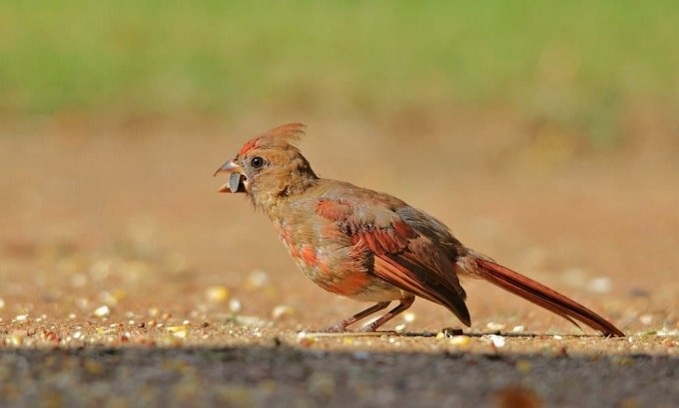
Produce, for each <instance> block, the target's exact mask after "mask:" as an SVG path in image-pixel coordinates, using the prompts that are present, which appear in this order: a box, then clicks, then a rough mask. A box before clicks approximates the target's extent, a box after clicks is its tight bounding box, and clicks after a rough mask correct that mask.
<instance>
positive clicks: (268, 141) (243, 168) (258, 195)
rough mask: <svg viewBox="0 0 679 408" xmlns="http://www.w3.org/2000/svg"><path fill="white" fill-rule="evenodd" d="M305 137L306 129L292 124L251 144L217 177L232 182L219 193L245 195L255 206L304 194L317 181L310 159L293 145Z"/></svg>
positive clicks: (227, 164) (277, 129) (241, 150)
mask: <svg viewBox="0 0 679 408" xmlns="http://www.w3.org/2000/svg"><path fill="white" fill-rule="evenodd" d="M303 134H304V125H303V124H301V123H290V124H287V125H283V126H279V127H277V128H274V129H271V130H269V131H268V132H266V133H263V134H261V135H259V136H255V137H253V138H252V139H250V140H248V141H247V142H246V143H245V144H244V145H243V147H241V149H240V150H239V151H238V154H236V156H235V157H234V158H233V159H231V160H229V161H227V162H226V163H224V165H222V166H221V167H220V168H219V169H217V171H216V172H215V175H217V174H222V173H225V174H228V175H229V180H228V182H227V183H226V184H224V185H223V186H222V187H221V188H220V189H219V192H221V193H246V194H247V195H249V196H250V198H251V199H252V201H253V203H254V204H255V205H256V206H261V207H265V208H266V207H267V206H269V205H271V204H272V203H274V202H275V201H276V200H279V199H281V198H284V197H287V196H291V195H293V194H297V193H301V192H303V191H304V190H306V188H308V187H309V186H310V185H311V184H313V182H314V181H315V180H317V179H318V177H317V176H316V174H315V173H314V172H313V170H312V169H311V166H310V165H309V162H308V161H307V159H306V158H305V157H304V156H302V154H301V153H300V151H299V149H298V148H297V147H295V146H293V145H292V144H291V142H292V141H294V140H297V139H299V138H300V136H301V135H303Z"/></svg>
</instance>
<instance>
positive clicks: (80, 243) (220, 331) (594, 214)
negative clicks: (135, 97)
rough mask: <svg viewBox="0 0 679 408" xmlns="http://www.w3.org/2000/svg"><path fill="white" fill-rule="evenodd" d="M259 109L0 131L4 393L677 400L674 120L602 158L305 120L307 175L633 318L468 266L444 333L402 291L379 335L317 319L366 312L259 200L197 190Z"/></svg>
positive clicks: (480, 401)
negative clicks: (303, 253) (232, 116)
mask: <svg viewBox="0 0 679 408" xmlns="http://www.w3.org/2000/svg"><path fill="white" fill-rule="evenodd" d="M266 119H267V120H266V121H265V120H263V119H262V118H254V119H253V118H250V119H249V120H243V121H242V122H239V123H230V124H225V123H221V122H218V121H209V120H208V121H205V120H200V121H199V120H182V121H178V122H169V123H168V122H148V123H147V122H144V121H141V122H130V123H125V124H119V123H118V124H115V125H106V124H96V125H93V124H92V123H90V122H87V121H81V120H79V119H78V118H75V119H74V118H69V117H66V118H60V119H58V120H52V121H51V122H48V123H45V124H41V125H40V126H36V127H34V128H21V129H19V130H15V131H13V132H9V131H5V133H7V134H3V135H0V136H1V137H0V174H2V176H1V177H0V191H2V197H3V198H2V200H0V214H2V215H1V216H0V406H91V405H93V404H101V405H103V406H154V405H163V406H179V405H182V406H184V405H186V404H188V403H193V404H226V405H228V406H252V405H255V406H265V405H266V406H317V405H321V404H322V405H328V406H344V405H346V404H347V403H352V404H354V405H356V406H380V405H384V404H387V403H400V404H404V405H418V406H460V405H463V404H465V405H467V404H469V405H471V404H474V405H478V406H541V405H548V406H618V407H637V406H678V404H679V403H678V402H677V401H679V372H678V367H679V314H678V310H679V309H678V306H679V283H678V281H677V279H676V277H677V273H678V272H679V271H678V269H677V265H679V251H677V248H679V232H678V231H679V188H677V186H679V165H677V164H676V163H677V162H679V160H676V158H677V157H678V156H679V155H678V154H677V152H679V149H678V148H677V146H676V145H675V144H673V142H662V141H666V140H670V141H671V140H674V139H672V137H670V138H656V139H652V138H649V139H643V138H640V139H635V140H633V142H631V143H629V144H627V145H625V146H623V147H621V148H619V149H615V150H614V151H608V152H605V153H601V152H598V151H596V150H592V149H588V148H585V147H583V146H581V145H580V144H578V143H576V142H572V141H571V138H570V135H568V134H566V135H564V134H562V133H560V132H559V131H558V129H557V130H549V129H548V130H545V131H538V132H537V133H535V134H536V135H537V136H535V137H532V138H530V137H529V138H523V137H522V136H521V135H522V134H523V133H524V131H525V126H523V125H522V124H520V123H519V124H517V123H514V122H513V121H512V119H511V118H506V117H504V116H502V115H501V114H498V115H497V117H496V118H494V119H493V120H485V118H481V117H473V116H472V117H467V115H461V116H460V117H459V118H456V119H455V118H453V119H451V120H452V121H453V123H451V124H446V125H445V126H443V125H441V126H433V127H431V128H426V127H425V128H423V127H421V125H416V124H411V123H401V124H397V125H393V126H389V125H381V124H367V123H361V122H359V123H353V122H352V123H344V122H336V121H334V122H333V121H327V120H323V119H322V118H317V119H316V120H315V121H312V123H308V125H310V127H309V135H308V136H307V137H306V138H305V140H303V141H302V142H301V147H302V149H303V151H304V152H305V154H306V155H307V157H308V158H309V160H310V161H311V163H312V165H313V166H314V168H315V169H316V171H317V172H318V173H320V174H321V175H322V176H325V177H331V178H338V179H344V180H348V181H352V182H354V183H355V184H359V185H362V186H366V187H371V188H374V189H378V190H381V191H387V192H390V193H392V194H394V195H397V196H399V197H400V198H402V199H404V200H405V201H407V202H409V203H410V204H412V205H414V206H416V207H418V208H422V209H425V210H426V211H427V212H429V213H431V214H433V215H435V216H436V217H438V218H439V219H441V220H442V221H444V222H445V223H446V224H448V225H449V226H451V228H452V230H453V231H454V233H455V235H456V236H457V237H458V238H459V239H460V240H461V241H462V242H464V243H465V244H466V245H468V246H470V247H472V248H475V249H477V250H479V251H481V252H483V253H486V254H488V255H490V256H492V257H493V258H495V259H496V260H498V261H500V262H501V263H503V264H505V265H507V266H510V267H512V268H513V269H516V270H518V271H521V272H522V273H525V274H526V275H529V276H531V277H533V278H535V279H537V280H539V281H541V282H543V283H545V284H547V285H549V286H552V287H554V288H555V289H557V290H560V291H562V292H564V293H566V294H568V295H569V296H571V297H573V298H575V299H577V300H578V301H580V302H581V303H583V304H585V305H587V306H589V307H591V308H592V309H594V310H596V311H598V312H600V313H601V314H603V315H604V316H607V317H608V318H610V319H611V320H612V321H613V322H614V323H615V324H616V325H617V326H618V327H619V328H621V329H622V330H623V331H624V332H625V333H626V334H627V335H628V337H626V338H622V339H606V338H602V337H600V336H599V335H597V333H595V332H593V331H592V330H589V329H587V328H584V331H583V330H580V329H578V328H577V327H575V326H573V325H571V324H570V323H568V322H567V321H564V320H563V319H560V318H558V317H556V316H552V315H551V314H549V313H547V312H544V311H542V310H539V309H538V308H537V307H535V306H532V305H531V304H529V303H527V302H525V301H523V300H521V299H518V298H515V297H514V296H512V295H510V294H507V293H504V292H502V291H500V290H499V289H495V288H493V287H490V286H489V285H488V284H485V283H483V282H476V281H468V282H464V286H465V288H466V289H467V293H468V295H469V301H468V305H469V310H470V312H471V314H472V320H473V324H472V327H470V328H463V329H464V334H463V335H452V336H451V335H448V334H444V333H443V332H442V329H444V328H448V327H452V328H459V327H460V326H459V322H457V321H456V320H455V318H454V317H453V316H452V315H451V314H450V313H448V312H447V311H446V310H445V309H443V308H441V307H437V306H435V305H433V304H430V303H428V302H426V301H424V300H418V301H417V302H416V303H415V305H414V306H413V307H412V309H411V310H410V312H409V313H407V314H404V315H403V317H399V318H397V319H396V321H395V322H394V323H393V324H389V325H387V326H386V327H385V330H386V331H385V332H383V333H378V334H376V335H344V336H327V335H320V334H315V333H314V330H318V329H321V328H323V327H326V326H328V325H329V324H331V323H333V322H334V321H336V320H338V319H340V318H343V317H347V316H348V315H350V314H352V313H354V312H356V311H358V310H360V309H361V308H362V307H365V305H363V304H359V303H356V302H354V301H351V300H347V299H342V298H338V297H335V296H333V295H330V294H327V293H325V292H323V291H322V290H320V289H318V288H317V287H315V286H314V285H313V284H312V283H311V282H308V281H307V280H306V279H305V278H304V276H303V275H302V274H301V273H300V272H298V271H297V270H296V269H295V266H294V264H293V262H292V261H291V260H290V259H289V258H288V255H287V253H286V252H285V250H284V248H283V247H282V245H280V243H279V242H278V241H277V238H276V237H275V235H274V233H273V231H272V228H271V226H270V225H268V224H269V223H268V220H266V219H265V217H264V216H263V215H262V214H260V213H257V212H254V211H253V210H252V207H251V205H250V203H249V202H248V201H247V200H246V199H245V198H244V197H238V196H229V195H220V194H217V193H216V192H215V191H216V189H217V188H218V187H219V186H220V185H221V184H222V183H223V182H224V180H223V178H212V176H211V175H212V173H213V171H214V170H215V169H216V168H217V167H218V166H219V165H221V164H222V163H223V162H224V161H225V160H226V159H228V158H230V157H231V156H232V155H233V154H234V153H235V152H236V151H237V150H238V148H239V147H240V145H241V144H242V142H243V141H244V140H245V139H247V138H248V137H250V136H252V135H253V134H255V133H258V132H260V131H264V130H266V129H268V128H270V127H273V126H275V125H278V124H280V123H283V122H284V121H276V122H274V121H272V120H269V119H270V118H266ZM675 131H676V127H671V128H670V129H669V130H667V129H666V130H664V132H665V133H666V134H670V136H671V135H672V134H674V136H673V137H674V138H676V133H673V132H675ZM658 132H659V133H662V131H658ZM658 132H656V134H657V133H658ZM651 133H653V132H651ZM423 134H426V135H427V137H422V136H420V135H423ZM491 135H492V136H491ZM663 143H665V144H663Z"/></svg>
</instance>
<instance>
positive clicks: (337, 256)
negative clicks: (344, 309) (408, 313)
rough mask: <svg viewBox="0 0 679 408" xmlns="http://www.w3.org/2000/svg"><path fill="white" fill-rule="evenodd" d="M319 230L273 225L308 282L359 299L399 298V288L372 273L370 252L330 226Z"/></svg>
mask: <svg viewBox="0 0 679 408" xmlns="http://www.w3.org/2000/svg"><path fill="white" fill-rule="evenodd" d="M316 227H318V226H316ZM316 227H314V226H311V227H310V226H308V225H301V224H291V223H285V222H281V221H275V222H274V228H275V229H276V232H277V233H278V236H279V238H280V239H281V241H282V242H283V244H284V245H285V247H286V248H287V249H288V252H289V253H290V256H291V257H292V258H293V260H294V261H295V263H296V264H297V266H298V267H299V268H300V269H301V270H302V272H304V274H305V275H306V276H307V277H308V278H309V279H311V280H312V281H313V282H314V283H316V284H317V285H318V286H320V287H321V288H322V289H325V290H326V291H328V292H332V293H335V294H338V295H342V296H347V297H351V298H355V299H359V300H369V301H383V300H393V299H398V298H400V296H401V294H400V291H399V290H398V289H397V288H395V287H394V286H392V285H390V284H388V283H387V282H385V281H383V280H382V279H380V278H378V277H377V276H375V275H374V274H372V273H370V270H371V268H372V262H373V260H372V254H371V253H369V252H368V251H365V250H363V249H362V248H358V247H356V246H355V245H353V244H352V243H351V240H350V239H349V238H345V237H341V236H338V235H337V234H335V233H334V232H333V231H332V228H328V227H327V225H326V226H325V227H320V228H316ZM310 229H312V230H313V231H310Z"/></svg>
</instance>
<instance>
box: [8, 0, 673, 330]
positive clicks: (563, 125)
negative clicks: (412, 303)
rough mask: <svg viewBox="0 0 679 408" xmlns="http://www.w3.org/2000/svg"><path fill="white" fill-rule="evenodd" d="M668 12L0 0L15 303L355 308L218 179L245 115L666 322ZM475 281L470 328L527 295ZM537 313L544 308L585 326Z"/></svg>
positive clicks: (319, 313) (621, 314)
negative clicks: (299, 262) (293, 257)
mask: <svg viewBox="0 0 679 408" xmlns="http://www.w3.org/2000/svg"><path fill="white" fill-rule="evenodd" d="M677 21H679V3H677V2H675V1H669V0H667V1H665V0H658V1H653V2H646V3H643V4H642V3H639V2H634V1H616V2H614V1H574V2H551V1H550V2H532V1H520V2H502V1H486V2H436V1H424V2H409V1H373V2H332V1H329V2H315V1H292V2H266V1H242V2H240V1H235V2H223V1H194V2H179V1H145V2H138V1H127V0H124V1H117V2H110V1H99V0H92V1H88V2H77V1H70V0H62V1H40V2H39V1H32V0H22V1H14V0H8V1H4V2H2V3H1V4H0V172H1V173H0V174H1V175H0V191H1V192H2V196H3V198H2V200H0V279H1V281H2V283H0V316H4V318H5V319H11V318H12V317H13V316H15V315H17V314H22V313H28V314H34V315H35V314H38V315H39V314H40V313H46V314H47V315H49V316H57V317H63V316H69V315H71V314H74V315H76V316H82V317H86V316H89V315H90V314H91V313H92V310H96V309H97V307H99V306H101V305H102V304H103V305H107V306H109V307H110V308H111V310H112V313H114V315H113V317H115V316H116V315H115V313H118V316H121V315H122V311H123V310H126V311H128V312H129V313H139V314H144V313H147V311H148V310H151V309H153V308H155V309H154V310H158V309H162V310H172V311H174V313H175V314H179V315H189V314H190V313H194V312H195V313H199V312H200V313H208V312H209V311H219V310H231V311H234V310H236V309H237V312H238V313H241V312H242V313H249V314H254V315H258V316H265V317H267V318H268V317H269V310H271V309H272V308H274V307H275V306H276V305H279V306H280V305H288V306H290V309H286V310H292V311H296V313H293V312H290V313H286V314H290V315H292V317H289V319H290V320H289V324H290V325H291V326H294V325H295V324H301V325H304V326H305V327H308V326H312V327H315V326H325V325H327V324H321V323H324V322H326V321H332V319H334V318H339V317H342V316H343V315H345V314H347V313H348V312H351V311H354V309H356V308H358V307H360V305H356V304H354V303H352V302H349V301H345V300H341V299H336V298H334V297H332V296H330V295H325V294H323V293H322V291H320V290H317V289H316V288H314V287H313V285H312V284H311V283H307V282H306V281H305V280H304V278H303V277H302V276H301V274H300V273H299V272H297V271H296V270H295V268H294V265H293V263H292V262H291V261H290V260H289V259H288V257H287V254H286V253H285V251H284V250H283V248H282V246H281V245H280V244H279V243H278V242H277V239H276V237H275V236H274V233H273V232H272V231H271V227H270V226H269V225H267V224H268V221H267V220H266V219H265V217H264V216H263V215H262V214H258V213H253V211H252V209H251V206H250V204H249V203H248V202H247V200H245V199H244V198H242V197H235V196H224V195H218V194H216V193H214V191H215V190H216V189H217V187H219V185H221V183H223V181H224V180H221V179H220V180H217V179H213V178H212V177H211V174H212V172H213V171H214V170H215V169H216V168H217V167H218V166H219V165H221V164H222V162H223V161H225V160H226V159H228V158H230V157H232V156H233V154H235V152H236V151H237V150H238V149H239V148H240V146H241V144H242V143H243V142H244V141H245V140H246V139H247V138H249V137H251V136H253V135H255V134H258V133H261V132H263V131H266V130H267V129H269V128H272V127H274V126H277V125H280V124H282V123H287V122H293V121H301V122H304V123H305V124H307V125H308V126H309V128H308V137H306V138H305V139H304V140H303V141H302V142H301V146H302V149H303V151H304V152H305V154H306V155H307V156H308V158H309V160H310V161H311V163H312V164H313V165H314V167H315V169H316V170H317V172H318V173H320V174H321V175H322V176H327V177H332V178H338V179H345V180H350V181H352V182H354V183H356V184H359V185H363V186H366V187H371V188H374V189H378V190H382V191H388V192H390V193H392V194H394V195H397V196H399V197H401V198H403V199H405V200H406V201H408V202H409V203H411V204H412V205H414V206H416V207H420V208H424V209H426V210H427V211H428V212H430V213H432V214H434V215H435V216H437V217H438V218H440V219H442V220H443V221H444V222H445V223H447V224H448V225H450V226H451V227H452V229H453V231H454V232H455V234H456V235H457V236H458V238H460V239H461V240H462V241H463V242H465V243H467V244H468V245H469V246H472V247H475V248H476V249H478V250H480V251H481V252H485V253H488V254H489V255H491V256H494V257H496V258H497V259H498V260H500V261H502V262H503V263H506V264H508V265H509V266H513V267H515V268H516V269H519V270H521V271H523V272H525V273H526V274H528V275H531V276H534V277H536V278H538V279H540V280H543V281H545V282H546V283H548V284H550V285H553V286H556V287H557V288H559V289H562V290H564V291H566V292H568V293H570V294H572V295H573V296H575V297H578V298H579V299H581V300H582V301H583V303H586V304H591V305H592V307H593V308H595V309H597V310H600V311H603V312H604V313H605V314H607V315H609V316H612V318H613V319H615V321H616V322H618V323H619V324H620V325H621V326H626V327H636V328H640V329H641V328H649V327H650V328H653V329H654V330H659V329H660V328H662V327H666V326H670V327H675V328H676V322H677V313H676V310H677V308H676V307H670V305H676V299H677V298H679V288H678V287H677V284H676V279H675V277H676V273H677V266H676V265H678V264H679V255H677V253H676V252H677V251H676V248H677V247H678V246H679V234H678V233H677V231H679V203H678V201H677V200H678V199H679V189H678V188H677V186H679V177H678V174H679V173H678V170H679V168H678V167H679V165H677V163H678V162H679V161H678V159H679V115H678V114H677V113H678V112H679V28H677ZM210 288H212V289H214V288H224V289H225V290H226V292H219V293H222V294H223V295H224V296H222V297H218V298H217V299H216V300H215V299H214V298H213V297H211V295H209V293H213V292H210V290H211V289H210ZM253 288H256V289H257V290H260V289H261V290H260V292H258V293H259V295H258V296H250V295H249V291H251V290H254V289H253ZM264 289H265V290H264ZM468 292H469V294H470V305H471V306H470V309H471V310H472V314H473V316H477V317H476V320H475V321H476V322H479V323H476V324H477V326H476V328H477V329H483V328H484V327H485V326H484V325H485V324H486V322H488V321H489V320H492V319H502V320H504V321H507V320H510V321H515V322H516V321H521V320H525V318H524V317H520V314H521V313H523V312H525V313H534V311H535V309H534V308H532V307H530V306H526V305H525V304H524V303H522V302H520V301H516V303H512V302H513V301H510V302H506V303H505V302H503V304H502V306H501V307H500V306H498V304H497V303H496V302H497V300H496V299H495V298H497V296H496V292H494V289H489V288H488V287H487V286H485V285H483V284H477V283H470V284H469V290H468ZM213 294H214V293H213ZM245 297H248V298H249V299H251V301H250V302H249V303H248V302H241V301H240V300H239V299H243V298H245ZM220 299H221V300H220ZM226 299H230V302H231V303H229V304H226V303H224V304H219V302H221V301H223V300H226ZM234 299H235V300H238V303H242V305H240V306H239V305H238V303H237V302H234ZM316 300H317V301H318V302H322V303H321V304H324V305H327V306H325V307H320V308H318V309H317V310H308V309H305V307H306V306H308V305H309V304H316ZM210 302H213V303H216V304H212V303H210ZM672 302H674V303H672ZM418 303H420V304H424V303H425V302H418ZM632 305H633V306H634V309H629V308H631V307H632ZM417 307H418V308H420V309H416V310H420V312H422V311H426V313H422V314H425V315H426V316H428V317H427V318H423V319H424V320H420V321H419V322H420V323H416V325H417V324H421V327H431V326H432V325H433V326H434V327H438V326H436V325H437V324H457V323H456V322H451V320H452V319H451V318H450V316H449V315H448V314H447V313H446V312H445V311H439V310H438V309H437V308H434V307H430V306H429V305H417ZM196 310H198V311H199V312H196ZM279 310H280V309H279ZM215 313H216V312H215ZM536 313H538V314H539V316H541V317H542V318H543V319H542V320H540V321H541V322H542V323H536V322H533V325H532V326H530V329H535V330H540V329H542V330H544V329H548V328H550V327H552V326H551V325H552V324H555V325H557V327H559V328H561V329H562V330H563V328H564V327H566V328H568V327H570V326H568V324H567V323H561V322H560V321H559V320H558V319H556V320H550V319H551V317H548V316H547V315H544V314H540V313H541V312H536ZM498 316H499V317H498ZM314 319H317V321H316V320H314ZM427 319H429V320H427ZM512 319H514V320H512ZM432 322H434V323H432ZM441 322H443V323H441ZM281 324H288V323H284V322H283V323H281ZM517 324H518V323H517ZM415 327H417V326H415ZM623 328H624V327H623Z"/></svg>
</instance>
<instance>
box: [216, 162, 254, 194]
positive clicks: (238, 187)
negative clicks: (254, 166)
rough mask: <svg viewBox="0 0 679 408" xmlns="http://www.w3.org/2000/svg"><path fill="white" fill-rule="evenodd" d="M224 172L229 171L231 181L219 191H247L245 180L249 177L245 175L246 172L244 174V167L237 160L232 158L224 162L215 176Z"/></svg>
mask: <svg viewBox="0 0 679 408" xmlns="http://www.w3.org/2000/svg"><path fill="white" fill-rule="evenodd" d="M222 173H227V174H229V175H230V176H229V182H228V183H226V184H224V185H223V186H221V187H220V188H219V190H217V191H218V192H220V193H244V192H245V191H246V190H245V185H244V184H243V182H244V181H245V180H247V177H245V174H243V168H242V167H241V166H239V165H238V164H237V163H236V162H234V161H233V160H230V161H228V162H226V163H224V165H222V167H220V168H218V169H217V171H215V174H214V175H213V176H216V175H217V174H222Z"/></svg>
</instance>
